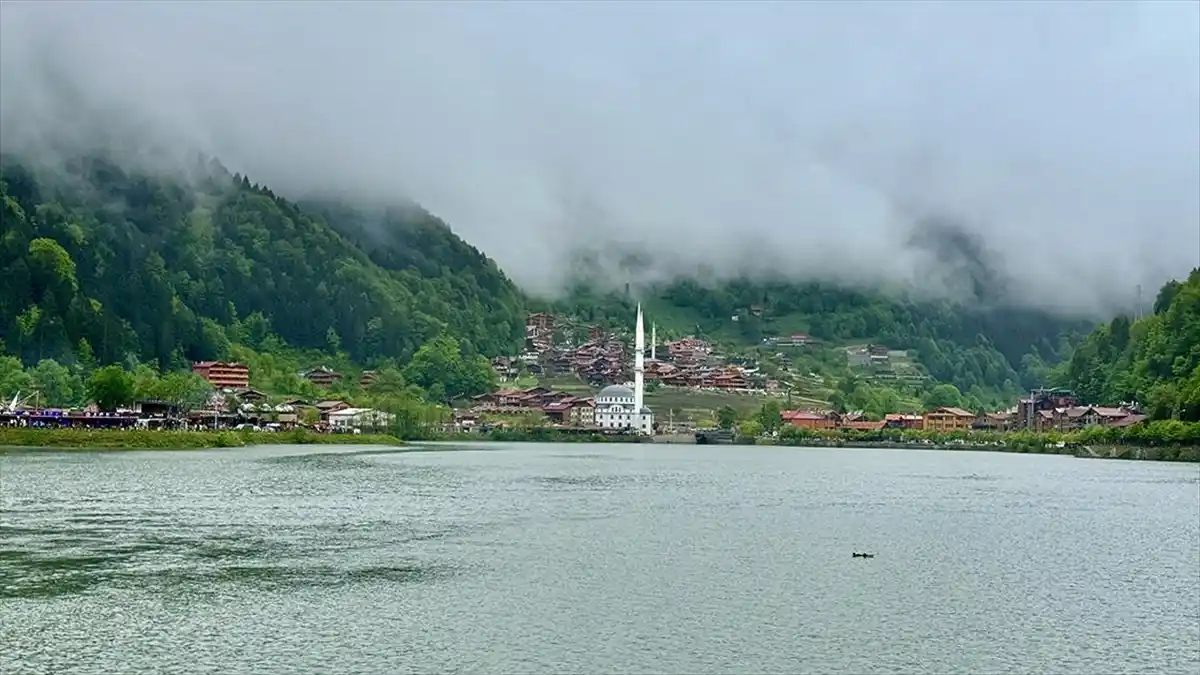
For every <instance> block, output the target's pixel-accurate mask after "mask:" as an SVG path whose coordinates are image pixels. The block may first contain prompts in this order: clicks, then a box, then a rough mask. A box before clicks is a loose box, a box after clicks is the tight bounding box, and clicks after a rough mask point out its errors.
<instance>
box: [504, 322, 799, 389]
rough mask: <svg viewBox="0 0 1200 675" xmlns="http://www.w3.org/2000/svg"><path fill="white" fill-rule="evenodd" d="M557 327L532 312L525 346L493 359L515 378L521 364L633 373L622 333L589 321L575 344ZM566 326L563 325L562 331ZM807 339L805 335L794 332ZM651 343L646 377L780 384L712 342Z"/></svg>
mask: <svg viewBox="0 0 1200 675" xmlns="http://www.w3.org/2000/svg"><path fill="white" fill-rule="evenodd" d="M558 330H559V326H558V322H557V320H556V318H555V317H554V316H553V315H551V314H545V313H536V314H530V315H529V316H528V317H527V319H526V323H525V350H524V351H523V352H522V353H521V354H520V355H518V356H515V357H507V356H500V357H496V358H494V359H492V367H493V368H494V369H495V370H496V372H497V373H498V374H499V375H500V377H501V379H502V380H505V381H507V380H510V379H515V378H516V377H517V376H518V374H519V373H520V371H521V370H522V369H523V370H525V371H527V372H529V373H531V374H533V375H536V376H539V377H543V378H551V377H555V376H563V375H567V376H570V375H574V376H576V377H578V378H579V379H581V380H583V381H584V382H587V383H589V384H591V385H592V386H595V387H603V386H606V385H609V384H617V383H620V382H626V381H628V380H630V379H632V369H633V351H632V349H630V347H629V345H627V344H626V342H625V341H624V340H622V339H619V338H617V337H616V336H614V335H611V334H605V333H604V332H603V331H602V330H601V329H600V328H599V327H598V326H589V327H588V336H587V340H585V341H583V342H582V343H581V344H578V345H575V344H572V343H571V342H570V341H569V340H562V339H556V337H557V336H556V331H558ZM562 332H565V331H562ZM793 339H794V340H799V342H797V344H800V343H803V342H804V340H806V339H807V336H793ZM651 340H652V342H651V344H650V345H649V354H648V358H647V359H646V366H645V377H646V380H647V381H655V380H657V381H659V382H661V383H662V384H664V385H667V386H675V387H689V388H697V389H721V390H744V391H762V390H764V389H779V388H780V387H779V385H778V383H772V382H769V381H768V380H767V379H766V378H764V377H762V376H761V375H759V374H758V372H757V371H756V370H754V369H747V368H744V367H742V366H737V365H733V364H729V363H726V362H724V360H722V359H721V358H720V357H718V356H716V355H714V353H713V347H712V344H710V343H709V342H707V341H705V340H701V339H698V338H695V337H686V338H683V339H680V340H670V341H666V342H663V343H661V344H654V338H653V337H652V338H651ZM772 385H774V386H772Z"/></svg>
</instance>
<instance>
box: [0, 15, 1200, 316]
mask: <svg viewBox="0 0 1200 675" xmlns="http://www.w3.org/2000/svg"><path fill="white" fill-rule="evenodd" d="M0 12H2V16H3V21H0V26H2V28H0V31H2V33H0V68H2V70H0V74H2V78H3V79H2V81H0V113H2V117H0V122H2V124H0V131H2V136H0V141H3V146H4V149H5V150H7V151H17V152H20V151H27V152H28V151H34V150H38V149H40V150H45V149H46V148H48V147H50V145H49V144H48V140H47V139H50V138H53V139H57V140H56V142H59V143H61V142H62V139H64V138H67V139H71V142H73V143H89V142H95V140H96V139H97V138H100V137H101V135H102V134H103V133H110V130H111V129H114V128H120V127H121V126H122V125H124V127H125V128H133V129H136V130H138V133H139V134H140V135H143V136H144V137H145V138H148V139H153V140H154V141H155V142H158V143H160V144H161V146H162V147H167V148H171V147H174V148H176V149H179V148H201V149H203V150H205V151H207V152H209V153H211V154H213V155H215V156H217V157H219V158H220V160H221V161H222V162H223V163H224V164H225V165H226V166H228V167H230V169H231V170H236V171H242V172H244V173H248V174H249V175H250V176H251V177H252V178H253V179H254V180H256V181H259V182H263V183H266V184H268V185H270V186H272V188H275V189H277V190H278V191H280V192H284V193H287V194H293V195H296V196H301V195H305V194H309V193H313V192H324V193H333V194H338V195H344V196H348V197H354V198H359V199H366V200H376V201H400V200H401V199H403V198H406V197H407V198H412V199H414V200H416V201H418V202H420V203H421V204H423V205H424V206H426V207H427V208H429V209H430V210H431V211H433V212H434V213H436V214H438V215H439V216H441V217H443V218H444V219H445V220H447V222H449V223H450V224H451V226H452V227H453V228H454V229H455V230H456V231H457V232H458V233H459V234H460V235H462V236H463V237H464V238H465V239H467V240H468V241H470V242H471V243H473V244H475V245H477V246H478V247H480V248H481V249H483V250H484V251H486V252H487V253H489V254H490V255H492V256H493V257H494V258H496V259H497V261H498V262H499V263H500V264H501V265H502V266H503V267H504V268H505V270H506V271H507V272H508V273H509V274H510V276H512V277H513V278H514V279H515V280H516V281H517V282H518V283H520V284H521V285H522V286H524V287H525V288H526V289H528V290H530V291H532V292H538V293H546V294H553V293H555V292H558V291H559V290H561V289H562V288H563V285H564V283H565V280H566V279H567V278H568V277H569V276H570V275H571V274H572V271H573V269H574V265H573V264H572V262H571V261H572V260H574V257H573V255H572V254H573V253H574V252H576V251H578V250H579V249H581V248H583V249H591V250H600V251H602V252H611V251H614V250H620V251H629V250H633V251H638V252H640V253H644V254H646V255H648V256H650V258H651V259H653V260H654V264H653V265H651V266H649V267H648V268H646V269H643V270H641V271H640V272H639V273H638V274H640V275H641V276H643V277H645V276H646V275H650V276H651V277H654V278H669V277H673V276H680V275H682V276H700V277H702V278H704V279H719V278H721V277H722V276H729V275H734V274H740V273H745V272H751V273H754V274H762V275H767V276H773V277H785V278H794V279H803V280H811V279H835V280H839V281H843V282H847V283H855V284H887V285H900V286H904V287H911V288H917V289H923V290H925V291H928V292H935V293H945V294H950V295H952V296H957V297H972V296H978V295H980V294H981V293H986V292H987V289H986V288H978V287H977V288H971V286H972V284H974V285H975V286H980V285H982V286H986V287H1000V288H1003V291H1004V295H1005V298H1007V299H1008V300H1010V301H1013V302H1017V303H1020V304H1026V305H1031V306H1037V307H1043V308H1047V309H1052V310H1055V311H1064V312H1071V313H1094V312H1103V311H1111V310H1113V309H1116V308H1120V307H1126V306H1128V305H1129V303H1130V302H1132V301H1133V300H1134V298H1135V294H1136V287H1137V286H1138V285H1139V284H1140V285H1142V286H1143V287H1144V289H1145V290H1144V292H1145V294H1146V296H1148V297H1149V296H1152V295H1153V293H1154V291H1155V290H1156V289H1157V287H1158V285H1160V284H1161V283H1162V282H1163V281H1165V280H1166V279H1168V278H1172V277H1178V276H1181V275H1184V274H1186V273H1187V271H1188V270H1189V269H1190V268H1191V267H1193V266H1196V265H1198V264H1200V4H1196V3H1186V2H1177V3H1167V2H1163V3H1126V2H1104V3H1065V2H1064V3H1053V2H1047V3H988V2H978V3H956V4H951V3H916V2H914V3H905V2H887V3H877V4H876V3H867V2H861V3H822V2H793V3H766V2H763V3H728V4H727V3H720V2H702V3H700V2H698V3H682V2H679V3H665V2H664V3H605V4H585V3H517V2H508V3H467V2H460V3H437V4H434V3H422V2H402V3H401V2H397V3H382V2H371V3H353V2H339V3H188V2H171V3H142V2H138V3H120V2H103V3H73V2H39V3H19V2H5V3H3V5H2V6H0ZM609 257H612V256H609ZM623 274H624V275H626V276H629V274H631V273H623V272H612V280H613V281H614V283H622V284H623V283H624V281H625V280H626V279H625V278H621V277H622V275H623Z"/></svg>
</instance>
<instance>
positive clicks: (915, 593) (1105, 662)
mask: <svg viewBox="0 0 1200 675" xmlns="http://www.w3.org/2000/svg"><path fill="white" fill-rule="evenodd" d="M450 447H458V448H461V447H463V446H450ZM0 507H2V508H3V512H2V520H0V672H2V673H6V674H7V675H17V674H23V673H55V674H60V673H105V674H107V673H221V674H237V673H246V674H254V675H260V674H274V673H318V672H321V673H379V674H381V675H382V674H391V673H404V672H436V673H442V672H468V671H469V672H489V673H551V672H555V673H563V672H573V673H600V672H622V673H649V672H664V673H718V672H722V673H854V674H861V673H921V674H926V673H950V672H962V673H968V672H969V673H1000V672H1014V673H1016V672H1020V673H1029V672H1040V673H1060V672H1061V673H1086V674H1087V675H1094V674H1095V673H1101V672H1102V673H1117V672H1130V673H1134V672H1137V673H1195V672H1197V670H1198V669H1200V467H1198V466H1197V465H1194V464H1191V465H1177V464H1162V463H1151V462H1121V461H1103V460H1080V459H1074V458H1066V457H1037V456H1020V455H1005V454H987V453H967V452H923V451H914V450H899V451H889V450H845V449H829V450H805V449H783V448H732V447H694V446H693V447H688V446H633V445H611V446H610V445H569V446H563V445H530V444H522V445H511V446H507V445H497V444H491V445H487V446H477V447H475V448H472V449H469V450H467V451H456V452H449V451H447V452H398V451H395V450H385V449H375V448H366V449H364V448H363V447H362V446H355V447H313V446H307V447H257V448H249V449H239V450H221V451H211V452H209V451H189V452H137V453H133V452H117V453H99V452H97V453H87V452H72V453H44V452H39V453H13V454H7V455H0ZM853 551H870V552H873V553H876V557H875V558H873V559H869V560H863V559H852V558H851V555H850V554H851V552H853Z"/></svg>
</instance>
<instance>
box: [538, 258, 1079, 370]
mask: <svg viewBox="0 0 1200 675" xmlns="http://www.w3.org/2000/svg"><path fill="white" fill-rule="evenodd" d="M635 294H637V295H640V297H641V298H642V301H643V302H644V303H645V304H646V306H647V316H648V317H650V318H651V319H653V320H655V321H656V322H657V323H658V325H659V326H660V329H665V330H666V331H668V332H672V333H678V332H697V333H700V334H705V335H709V336H712V337H714V338H718V339H724V340H727V341H735V342H741V343H742V344H747V345H751V344H757V343H759V342H760V341H761V340H762V338H763V337H764V336H773V335H774V336H778V335H785V336H786V335H789V334H791V333H795V332H804V333H807V334H809V335H811V336H813V337H815V338H818V339H820V340H822V341H825V342H827V343H832V344H846V343H849V342H875V343H877V344H882V345H886V346H888V347H890V348H892V349H909V350H915V352H916V355H917V357H918V359H919V360H920V362H921V363H922V364H923V365H924V366H925V368H926V369H927V370H928V372H929V374H930V375H931V376H932V377H933V378H935V379H936V380H939V381H942V382H950V383H953V384H955V385H956V386H957V387H958V388H959V389H960V390H962V391H963V392H967V391H971V390H976V391H978V390H979V389H983V390H989V391H992V392H1004V393H1007V394H1012V393H1016V392H1018V391H1020V390H1022V389H1028V388H1029V387H1035V386H1042V385H1044V384H1045V381H1046V377H1047V375H1048V372H1049V368H1050V366H1051V365H1053V364H1056V363H1059V362H1060V361H1062V360H1063V359H1065V358H1068V357H1069V356H1070V354H1071V346H1072V343H1073V341H1074V340H1075V339H1078V337H1080V336H1082V335H1083V334H1085V333H1086V332H1087V330H1089V329H1090V328H1091V325H1090V324H1088V323H1086V322H1080V321H1066V320H1063V319H1059V318H1056V317H1053V316H1050V315H1048V314H1045V313H1042V312H1038V311H1033V310H1023V309H1013V308H1003V307H993V308H988V309H977V308H972V307H968V306H963V305H954V304H951V303H948V302H930V301H917V300H906V299H902V298H897V297H889V296H887V295H884V294H881V293H870V292H864V291H856V290H849V289H845V288H839V287H837V286H834V285H831V284H822V283H806V284H789V283H755V282H751V281H746V280H740V281H734V282H731V283H726V284H721V285H719V286H715V285H712V286H710V285H702V284H699V283H697V282H695V281H676V282H673V283H670V284H665V285H659V286H655V287H650V288H645V289H642V290H641V291H640V292H637V293H635ZM633 302H634V300H633V298H632V294H631V295H626V294H625V293H612V294H606V295H597V294H595V293H591V292H589V291H588V290H587V289H586V287H583V286H580V287H578V288H576V290H575V291H574V292H573V293H572V294H571V296H570V297H568V298H567V299H565V300H562V301H558V302H554V303H550V304H549V307H551V308H554V309H557V310H558V311H562V312H566V313H573V314H577V315H579V316H581V317H583V318H585V319H589V320H597V321H606V322H628V318H627V317H629V316H630V313H631V309H630V306H631V304H632V303H633ZM733 317H737V320H736V321H735V320H733Z"/></svg>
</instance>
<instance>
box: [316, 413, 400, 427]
mask: <svg viewBox="0 0 1200 675" xmlns="http://www.w3.org/2000/svg"><path fill="white" fill-rule="evenodd" d="M395 418H396V416H395V415H393V414H391V413H385V412H382V411H380V410H374V409H372V408H343V409H341V410H335V411H333V412H331V413H329V427H330V428H331V429H333V430H335V431H348V430H351V429H364V428H365V429H381V428H384V427H387V426H388V425H390V424H391V423H392V422H393V421H395Z"/></svg>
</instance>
